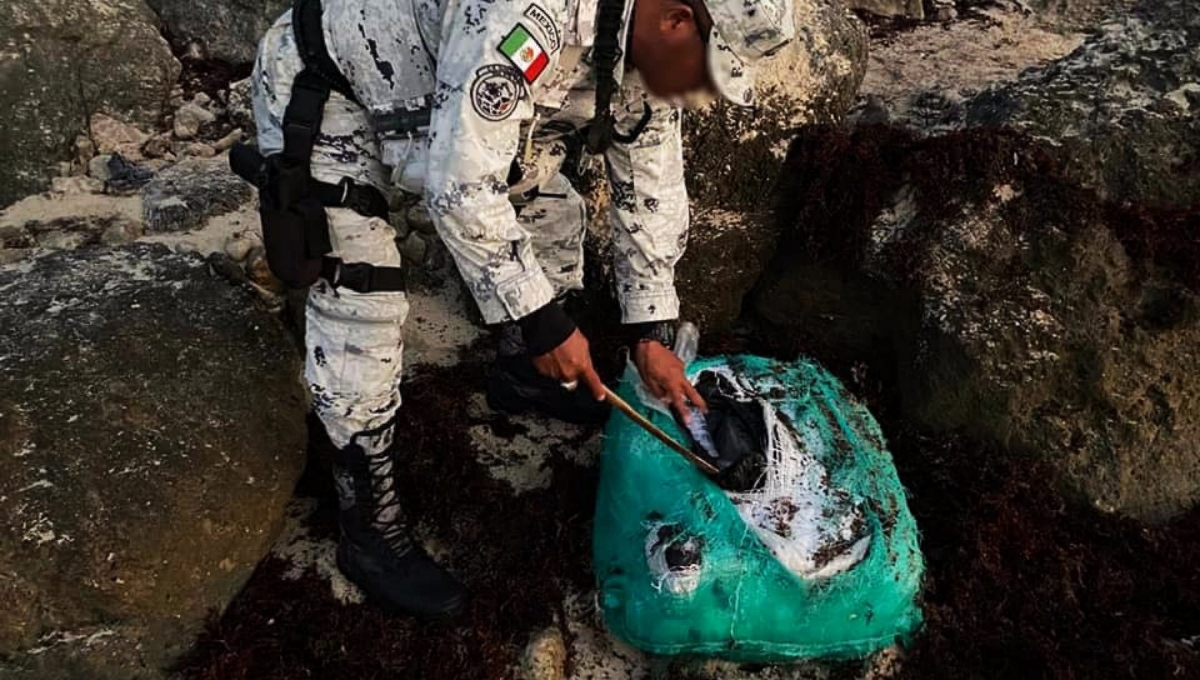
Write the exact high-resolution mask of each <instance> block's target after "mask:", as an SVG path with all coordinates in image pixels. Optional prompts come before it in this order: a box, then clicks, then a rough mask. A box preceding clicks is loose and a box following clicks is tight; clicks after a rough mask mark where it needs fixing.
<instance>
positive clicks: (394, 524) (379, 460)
mask: <svg viewBox="0 0 1200 680" xmlns="http://www.w3.org/2000/svg"><path fill="white" fill-rule="evenodd" d="M367 470H368V472H369V477H370V481H371V499H372V501H373V502H372V504H371V505H372V508H371V509H372V512H371V525H372V527H373V528H374V529H375V530H376V531H377V532H379V535H380V536H381V537H382V538H383V542H384V543H385V544H387V546H388V547H389V548H391V549H392V551H393V552H395V554H396V556H398V557H399V556H403V555H405V554H407V553H408V552H409V551H411V550H412V549H413V541H412V537H411V535H410V534H409V532H408V526H407V522H406V521H405V517H404V510H403V508H401V507H400V495H399V494H398V493H397V492H396V475H395V470H394V468H393V464H392V457H391V455H390V454H389V452H388V451H387V450H385V451H383V452H380V453H376V454H368V455H367Z"/></svg>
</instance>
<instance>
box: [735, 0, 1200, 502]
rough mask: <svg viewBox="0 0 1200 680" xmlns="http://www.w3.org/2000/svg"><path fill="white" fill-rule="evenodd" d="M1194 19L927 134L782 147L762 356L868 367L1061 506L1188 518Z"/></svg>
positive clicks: (1083, 58) (1194, 462) (1077, 62)
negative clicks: (1044, 463) (769, 348)
mask: <svg viewBox="0 0 1200 680" xmlns="http://www.w3.org/2000/svg"><path fill="white" fill-rule="evenodd" d="M1197 17H1198V15H1197V12H1196V3H1195V2H1194V0H1166V1H1157V0H1155V1H1152V2H1147V3H1145V4H1143V5H1142V6H1140V7H1138V8H1137V9H1136V10H1134V11H1133V12H1132V13H1130V14H1129V16H1126V17H1124V18H1123V19H1121V20H1120V21H1116V22H1113V23H1111V24H1108V25H1106V26H1105V27H1104V28H1103V30H1102V31H1100V32H1099V33H1098V34H1097V35H1095V36H1093V37H1091V38H1089V39H1088V40H1086V41H1085V42H1084V43H1083V44H1082V45H1081V46H1080V47H1079V48H1078V49H1077V50H1075V51H1074V52H1073V53H1071V54H1069V55H1067V56H1066V57H1063V58H1062V59H1061V60H1059V61H1058V62H1056V63H1054V64H1052V65H1050V66H1047V67H1044V68H1039V69H1035V70H1032V71H1030V72H1028V73H1026V74H1025V75H1024V76H1023V77H1022V78H1020V79H1019V80H1018V81H1016V82H1014V83H1009V84H1003V85H997V86H995V87H993V88H991V89H989V90H988V91H986V92H984V93H982V94H980V95H978V96H977V97H975V98H974V99H972V100H969V101H967V102H965V103H964V104H963V105H962V106H961V107H959V108H958V113H959V114H961V115H958V116H951V117H949V118H947V117H945V116H941V117H938V120H939V121H940V123H939V125H938V126H936V127H935V128H930V127H926V128H924V129H923V130H914V129H912V128H908V129H903V130H901V129H896V128H886V127H871V126H864V127H860V128H858V129H856V130H854V131H853V132H852V133H847V132H846V131H844V130H836V129H824V130H814V131H809V133H807V134H805V135H802V136H801V137H799V138H798V139H797V140H796V142H795V143H794V144H793V146H792V150H791V154H790V157H789V160H788V163H787V169H786V170H785V177H786V178H787V179H786V180H785V181H783V182H782V183H781V186H780V192H779V193H780V195H781V200H782V201H783V203H782V207H781V210H780V217H781V221H782V222H784V223H785V226H784V233H785V236H784V237H783V241H782V242H781V247H780V252H779V255H778V256H777V258H776V260H775V261H774V263H773V265H772V267H770V270H769V273H768V274H767V275H766V276H764V277H763V279H762V280H761V282H760V285H759V288H758V289H757V291H756V293H755V295H754V305H753V306H754V313H755V315H756V317H757V318H758V319H759V320H760V321H761V322H763V324H764V327H765V328H766V329H767V330H766V333H767V335H768V336H769V338H770V339H771V340H773V341H774V342H776V343H777V344H781V345H783V346H794V347H796V348H797V349H799V348H801V347H803V348H804V349H806V350H807V351H811V352H815V353H817V354H818V355H820V356H822V357H824V358H826V359H827V360H829V361H834V362H839V363H841V365H854V364H856V363H858V362H860V361H862V362H865V364H866V365H868V366H873V367H875V368H876V369H877V370H876V376H875V377H876V378H878V379H881V380H884V381H885V382H888V383H890V384H891V385H892V386H893V387H894V390H893V392H895V393H898V394H899V396H900V399H899V402H900V403H899V404H898V406H899V408H900V409H901V410H902V411H903V412H904V413H905V414H906V415H907V416H908V417H910V418H912V419H913V420H915V421H916V422H918V423H920V424H922V425H924V426H926V427H929V428H932V429H934V430H938V431H946V430H952V431H964V432H967V433H969V434H971V435H973V436H975V437H978V438H982V439H987V440H991V441H993V442H996V443H999V444H1001V445H1002V446H1003V447H1006V449H1007V450H1008V451H1010V452H1012V453H1016V454H1025V455H1034V456H1038V457H1042V458H1044V459H1046V460H1048V461H1050V462H1051V463H1052V464H1053V466H1054V467H1055V468H1056V469H1057V471H1058V473H1059V476H1060V479H1061V481H1062V483H1063V487H1064V488H1065V489H1067V490H1068V492H1069V495H1070V496H1071V497H1072V498H1074V499H1076V500H1079V501H1082V502H1085V503H1087V504H1090V505H1093V506H1095V507H1098V508H1101V509H1103V510H1106V511H1111V512H1116V513H1120V514H1123V515H1127V516H1131V517H1135V518H1138V519H1142V520H1148V521H1161V520H1166V519H1169V518H1171V517H1174V516H1176V515H1178V514H1179V513H1181V512H1183V511H1185V510H1186V509H1188V508H1189V507H1191V506H1192V505H1194V504H1195V503H1196V502H1197V501H1200V458H1198V457H1197V456H1196V441H1197V437H1200V385H1197V382H1196V381H1195V380H1194V379H1192V376H1195V375H1197V373H1198V372H1200V297H1198V294H1200V265H1197V262H1200V210H1198V209H1197V205H1200V180H1198V179H1197V173H1196V172H1195V164H1196V158H1197V151H1198V147H1197V144H1198V142H1197V140H1200V128H1198V127H1197V120H1196V116H1195V114H1194V112H1193V111H1192V109H1193V107H1195V106H1196V102H1195V99H1196V96H1195V94H1194V93H1195V92H1196V89H1197V86H1196V85H1195V84H1194V83H1196V82H1197V81H1200V61H1197V55H1200V19H1198V18H1197ZM952 108H953V107H951V109H952ZM948 110H949V109H948ZM947 120H951V121H956V122H954V123H953V124H952V125H949V126H946V125H945V122H946V121H947Z"/></svg>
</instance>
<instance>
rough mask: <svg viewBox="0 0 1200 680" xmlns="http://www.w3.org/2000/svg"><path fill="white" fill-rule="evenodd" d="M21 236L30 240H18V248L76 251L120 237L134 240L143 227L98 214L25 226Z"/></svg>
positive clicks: (116, 216) (112, 215)
mask: <svg viewBox="0 0 1200 680" xmlns="http://www.w3.org/2000/svg"><path fill="white" fill-rule="evenodd" d="M110 232H111V233H110ZM21 233H22V234H24V235H26V237H27V238H26V239H19V238H18V239H15V243H14V245H16V246H30V245H33V244H34V243H36V244H37V245H38V246H40V247H42V248H48V249H50V250H75V249H76V248H79V247H81V246H85V245H93V244H96V243H100V242H102V241H105V240H106V239H108V240H109V242H111V241H112V239H115V238H117V234H118V233H120V234H127V235H129V234H131V235H132V237H131V238H137V237H138V236H140V235H141V233H142V227H141V225H140V224H138V223H137V222H134V221H133V220H130V219H128V218H127V217H126V216H124V215H122V214H120V213H113V212H97V213H95V214H81V215H73V216H70V217H58V218H53V219H46V220H34V221H29V222H26V223H25V224H24V225H22V227H21ZM22 240H24V242H22ZM127 240H129V239H127Z"/></svg>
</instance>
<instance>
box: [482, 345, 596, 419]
mask: <svg viewBox="0 0 1200 680" xmlns="http://www.w3.org/2000/svg"><path fill="white" fill-rule="evenodd" d="M499 333H500V346H499V349H498V350H497V352H496V355H497V356H496V361H495V363H493V364H492V366H491V368H489V369H488V373H487V402H488V406H489V407H491V408H492V410H494V411H499V412H501V413H509V414H518V413H527V412H529V411H536V412H538V413H541V414H543V415H546V416H549V417H551V418H555V419H558V420H562V421H565V422H568V423H575V424H577V425H600V424H603V423H604V421H606V420H608V414H609V412H610V410H611V407H610V406H609V404H608V402H607V401H597V400H596V397H595V396H593V395H592V393H591V391H590V390H588V389H587V387H586V386H585V385H579V386H578V387H576V388H575V389H574V390H568V389H567V388H565V387H563V385H562V383H560V382H559V381H557V380H555V379H553V378H548V377H546V376H544V375H542V374H541V373H538V371H537V369H536V368H534V367H533V361H532V360H531V359H530V357H529V353H528V351H527V350H526V348H525V343H524V342H523V340H522V338H521V329H520V327H519V326H517V325H516V324H513V323H506V324H503V325H502V326H501V327H500V331H499Z"/></svg>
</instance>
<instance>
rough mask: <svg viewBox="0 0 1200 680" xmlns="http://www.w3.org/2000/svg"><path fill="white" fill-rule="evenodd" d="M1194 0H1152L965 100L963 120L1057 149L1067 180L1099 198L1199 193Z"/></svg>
mask: <svg viewBox="0 0 1200 680" xmlns="http://www.w3.org/2000/svg"><path fill="white" fill-rule="evenodd" d="M1198 114H1200V3H1198V2H1196V0H1151V1H1148V2H1144V3H1142V4H1141V5H1140V6H1138V7H1137V8H1135V9H1134V10H1132V11H1131V12H1128V13H1127V14H1125V15H1123V16H1122V17H1121V18H1120V19H1119V20H1116V21H1112V22H1110V23H1107V24H1105V25H1103V26H1102V27H1101V29H1100V31H1099V32H1098V33H1097V34H1096V35H1095V36H1093V37H1091V38H1089V39H1088V40H1087V41H1086V42H1084V44H1083V45H1082V46H1081V47H1080V48H1079V49H1077V50H1076V51H1075V52H1073V53H1072V54H1070V55H1068V56H1067V57H1065V58H1064V59H1061V60H1059V61H1057V62H1055V63H1053V64H1051V65H1049V66H1047V67H1044V68H1039V69H1033V70H1031V71H1029V72H1027V73H1025V74H1024V75H1022V77H1021V78H1020V79H1019V80H1017V81H1016V82H1013V83H1006V84H1001V85H997V86H995V87H993V88H991V89H989V90H988V91H986V92H983V93H981V94H980V95H978V96H977V97H975V98H974V99H973V100H972V101H970V102H968V103H967V105H966V115H965V123H966V125H968V126H997V125H1003V126H1008V127H1012V128H1015V129H1018V130H1021V131H1022V132H1026V133H1028V134H1030V135H1033V136H1035V137H1038V138H1043V139H1049V140H1052V141H1053V142H1054V143H1056V144H1061V145H1063V147H1064V149H1063V151H1064V156H1065V157H1066V158H1068V159H1069V161H1070V162H1069V163H1068V165H1067V170H1068V171H1069V172H1070V174H1071V176H1072V177H1074V178H1076V179H1077V180H1078V181H1080V182H1082V183H1083V184H1086V185H1087V186H1091V187H1095V188H1097V189H1098V190H1099V191H1100V193H1101V195H1102V196H1103V197H1104V198H1108V199H1113V200H1132V201H1147V202H1153V203H1165V204H1169V205H1175V206H1186V205H1188V204H1190V203H1192V202H1194V201H1196V200H1197V199H1200V115H1198Z"/></svg>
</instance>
